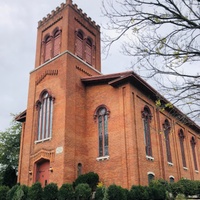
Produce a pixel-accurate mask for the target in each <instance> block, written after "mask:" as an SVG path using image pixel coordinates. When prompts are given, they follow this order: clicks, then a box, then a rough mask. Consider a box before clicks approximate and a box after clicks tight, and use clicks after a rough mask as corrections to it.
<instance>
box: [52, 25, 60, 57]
mask: <svg viewBox="0 0 200 200" xmlns="http://www.w3.org/2000/svg"><path fill="white" fill-rule="evenodd" d="M60 42H61V30H59V29H58V28H56V29H55V30H54V32H53V57H54V56H56V55H58V54H59V53H60Z"/></svg>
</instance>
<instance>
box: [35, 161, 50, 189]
mask: <svg viewBox="0 0 200 200" xmlns="http://www.w3.org/2000/svg"><path fill="white" fill-rule="evenodd" d="M49 167H50V162H49V160H43V161H41V162H38V163H37V168H36V182H40V183H41V185H42V187H44V186H45V185H47V184H48V183H49Z"/></svg>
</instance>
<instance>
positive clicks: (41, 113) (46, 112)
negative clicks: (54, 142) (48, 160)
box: [36, 90, 53, 141]
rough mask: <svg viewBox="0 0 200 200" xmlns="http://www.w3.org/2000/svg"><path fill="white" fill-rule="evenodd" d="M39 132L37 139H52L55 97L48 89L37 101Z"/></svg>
mask: <svg viewBox="0 0 200 200" xmlns="http://www.w3.org/2000/svg"><path fill="white" fill-rule="evenodd" d="M37 109H38V134H37V139H36V140H37V141H41V140H47V139H50V138H51V136H52V117H53V98H52V96H51V95H50V94H49V92H47V91H46V90H45V91H44V92H42V93H41V96H40V100H39V101H38V102H37Z"/></svg>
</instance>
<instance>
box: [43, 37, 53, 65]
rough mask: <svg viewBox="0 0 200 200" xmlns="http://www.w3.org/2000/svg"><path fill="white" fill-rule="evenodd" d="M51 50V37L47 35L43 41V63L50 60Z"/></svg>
mask: <svg viewBox="0 0 200 200" xmlns="http://www.w3.org/2000/svg"><path fill="white" fill-rule="evenodd" d="M51 48H52V42H51V36H50V35H47V36H46V37H45V39H44V61H47V60H49V59H51Z"/></svg>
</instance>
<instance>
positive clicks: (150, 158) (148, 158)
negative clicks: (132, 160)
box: [146, 155, 154, 161]
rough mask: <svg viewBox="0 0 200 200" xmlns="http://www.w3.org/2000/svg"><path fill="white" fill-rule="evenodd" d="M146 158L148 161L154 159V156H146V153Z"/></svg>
mask: <svg viewBox="0 0 200 200" xmlns="http://www.w3.org/2000/svg"><path fill="white" fill-rule="evenodd" d="M146 159H147V160H150V161H154V158H153V157H151V156H147V155H146Z"/></svg>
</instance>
